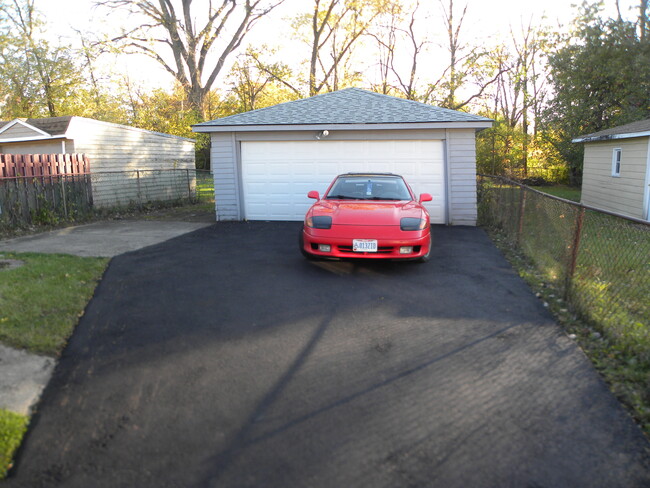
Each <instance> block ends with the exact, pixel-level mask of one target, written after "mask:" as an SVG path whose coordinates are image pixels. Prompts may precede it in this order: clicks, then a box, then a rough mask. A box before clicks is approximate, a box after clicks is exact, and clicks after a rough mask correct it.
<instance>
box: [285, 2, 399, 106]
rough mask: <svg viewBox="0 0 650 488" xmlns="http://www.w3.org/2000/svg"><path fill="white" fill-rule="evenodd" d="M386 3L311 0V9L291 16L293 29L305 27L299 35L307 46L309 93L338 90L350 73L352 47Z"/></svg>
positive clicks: (298, 29)
mask: <svg viewBox="0 0 650 488" xmlns="http://www.w3.org/2000/svg"><path fill="white" fill-rule="evenodd" d="M388 3H389V2H388V0H326V1H323V0H314V9H313V11H312V13H311V14H305V15H300V16H298V17H297V18H296V19H295V21H294V24H293V26H294V29H296V31H304V30H305V28H306V27H308V29H309V33H308V34H307V35H304V36H303V40H304V42H305V43H306V44H307V45H308V46H309V48H310V56H309V74H308V87H309V96H313V95H316V94H318V93H320V92H321V91H323V90H324V89H327V90H328V91H334V90H338V89H339V88H341V86H342V85H344V84H345V83H346V81H348V79H349V77H350V76H351V75H352V76H354V74H355V73H351V71H350V70H349V69H348V68H349V66H348V65H347V63H348V62H349V61H350V59H351V56H352V52H353V50H354V47H355V46H356V44H357V42H358V41H359V39H360V38H361V36H362V35H363V34H365V33H366V32H367V30H368V28H369V26H370V25H371V23H372V21H373V20H374V19H375V18H376V17H377V16H378V15H379V13H380V12H382V10H383V9H384V8H385V6H386V5H387V4H388Z"/></svg>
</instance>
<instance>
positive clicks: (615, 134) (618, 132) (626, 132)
mask: <svg viewBox="0 0 650 488" xmlns="http://www.w3.org/2000/svg"><path fill="white" fill-rule="evenodd" d="M644 136H650V119H647V120H639V121H637V122H632V123H631V124H625V125H619V126H618V127H612V128H611V129H606V130H601V131H598V132H594V133H593V134H587V135H586V136H580V137H576V138H575V139H573V141H572V142H594V141H607V140H610V139H629V138H631V137H644Z"/></svg>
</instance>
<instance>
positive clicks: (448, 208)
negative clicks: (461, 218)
mask: <svg viewBox="0 0 650 488" xmlns="http://www.w3.org/2000/svg"><path fill="white" fill-rule="evenodd" d="M449 146H450V142H449V129H445V144H444V151H443V152H444V154H443V156H442V157H443V158H444V160H445V164H444V165H443V167H444V170H443V171H444V175H443V178H444V179H445V185H444V188H445V192H446V195H445V223H446V224H447V225H452V221H451V167H450V164H449V154H450V153H451V149H450V147H449Z"/></svg>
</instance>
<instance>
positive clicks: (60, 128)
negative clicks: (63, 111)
mask: <svg viewBox="0 0 650 488" xmlns="http://www.w3.org/2000/svg"><path fill="white" fill-rule="evenodd" d="M20 120H22V121H23V122H25V123H26V124H29V125H31V126H32V127H36V128H37V129H40V130H42V131H43V132H47V133H48V134H49V135H51V136H58V135H64V134H65V133H66V131H67V130H68V126H69V125H70V121H71V120H72V116H70V115H66V116H64V117H48V118H45V119H20ZM11 122H13V121H12V120H8V121H4V122H0V129H2V128H3V127H4V126H5V125H7V124H9V123H11Z"/></svg>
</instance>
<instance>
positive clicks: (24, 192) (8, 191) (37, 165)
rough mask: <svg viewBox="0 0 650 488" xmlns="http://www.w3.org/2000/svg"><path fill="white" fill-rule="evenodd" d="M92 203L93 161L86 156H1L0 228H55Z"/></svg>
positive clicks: (86, 210)
mask: <svg viewBox="0 0 650 488" xmlns="http://www.w3.org/2000/svg"><path fill="white" fill-rule="evenodd" d="M92 203H93V197H92V184H91V180H90V161H89V160H88V158H87V157H86V156H85V155H83V154H0V227H1V226H2V225H5V226H9V227H15V226H18V225H20V224H23V225H24V224H38V223H42V224H52V223H56V222H57V221H58V220H59V219H60V218H61V217H64V218H66V219H68V218H70V217H76V216H80V215H82V214H85V213H88V212H90V210H91V207H92Z"/></svg>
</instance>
